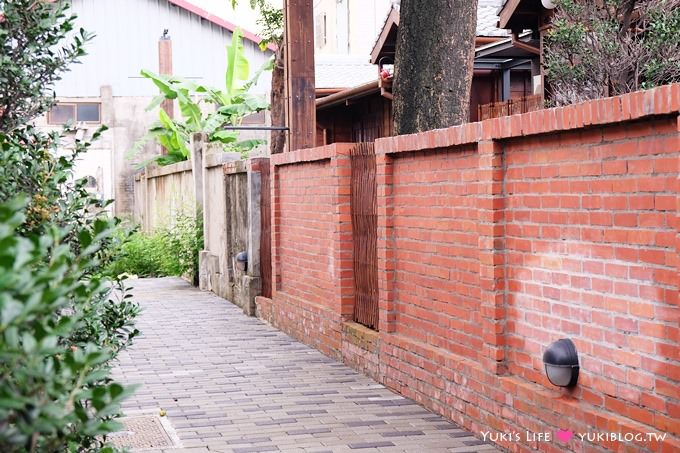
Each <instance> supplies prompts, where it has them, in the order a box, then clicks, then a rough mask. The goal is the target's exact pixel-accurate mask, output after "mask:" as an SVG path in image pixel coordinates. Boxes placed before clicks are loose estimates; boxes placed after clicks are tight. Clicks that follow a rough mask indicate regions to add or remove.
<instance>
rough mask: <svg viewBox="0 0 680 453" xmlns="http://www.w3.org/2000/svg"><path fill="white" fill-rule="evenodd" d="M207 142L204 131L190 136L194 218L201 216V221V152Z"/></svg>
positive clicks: (202, 207) (202, 198)
mask: <svg viewBox="0 0 680 453" xmlns="http://www.w3.org/2000/svg"><path fill="white" fill-rule="evenodd" d="M207 143H208V137H207V135H206V134H204V133H201V132H199V133H196V134H194V135H193V136H192V137H191V173H192V177H193V179H194V196H195V197H196V220H199V216H201V221H202V216H203V209H204V207H205V197H204V194H203V192H204V185H203V179H204V174H203V173H204V171H205V170H204V168H205V166H204V165H203V153H204V148H205V146H206V144H207Z"/></svg>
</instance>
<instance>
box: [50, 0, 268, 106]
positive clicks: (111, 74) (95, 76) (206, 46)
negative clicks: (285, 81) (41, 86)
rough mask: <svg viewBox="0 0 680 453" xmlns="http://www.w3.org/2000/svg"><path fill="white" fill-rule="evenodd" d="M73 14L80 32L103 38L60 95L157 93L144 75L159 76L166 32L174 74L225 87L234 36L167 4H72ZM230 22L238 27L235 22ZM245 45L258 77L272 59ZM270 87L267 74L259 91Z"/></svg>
mask: <svg viewBox="0 0 680 453" xmlns="http://www.w3.org/2000/svg"><path fill="white" fill-rule="evenodd" d="M219 1H224V2H225V3H227V2H228V0H219ZM71 11H72V12H73V13H75V14H77V15H78V26H79V27H83V28H85V29H86V30H88V31H90V32H93V33H95V34H96V35H97V36H96V37H95V38H94V40H93V41H91V42H90V43H89V44H88V45H87V52H88V55H87V56H85V57H83V59H82V64H80V65H74V66H73V69H72V71H71V72H70V73H68V74H66V75H65V76H64V79H63V80H62V81H60V82H58V84H57V86H56V94H57V96H61V97H83V96H98V95H99V89H100V87H101V86H102V85H110V86H111V87H112V89H113V95H114V96H153V95H154V94H156V93H157V89H156V88H155V86H154V85H153V84H152V83H151V82H150V81H148V80H146V79H143V78H141V77H140V76H139V71H140V70H141V69H149V70H152V71H154V72H158V38H159V37H160V36H161V35H162V33H163V30H164V29H166V28H167V29H169V31H170V36H171V38H172V42H173V72H174V73H175V74H176V75H178V76H181V77H190V78H192V79H193V80H196V81H197V82H200V83H204V84H208V85H212V86H216V87H222V86H224V71H225V69H226V50H225V48H226V46H227V44H229V42H230V40H231V33H230V32H229V31H228V30H224V29H222V28H221V27H219V26H217V25H213V24H211V23H209V22H207V21H205V20H203V19H201V18H199V17H198V16H196V15H194V14H192V13H189V12H187V11H185V10H183V9H180V8H178V7H176V6H172V5H170V4H169V3H168V2H167V0H72V8H71ZM230 21H231V22H234V23H236V24H238V20H237V18H235V17H232V18H230ZM244 46H245V51H246V56H247V57H248V60H249V61H250V62H251V70H252V72H254V71H255V70H256V69H257V68H259V67H260V66H261V65H262V64H263V63H264V62H265V61H266V60H267V59H268V57H269V55H271V53H270V52H262V51H260V49H259V47H258V46H257V45H256V44H254V43H253V42H251V41H248V40H244ZM269 87H270V78H269V76H268V75H265V76H264V77H263V78H262V80H261V81H260V83H259V84H258V87H257V89H256V91H257V92H259V93H265V92H267V91H268V89H269Z"/></svg>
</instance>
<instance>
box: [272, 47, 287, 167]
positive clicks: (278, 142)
mask: <svg viewBox="0 0 680 453" xmlns="http://www.w3.org/2000/svg"><path fill="white" fill-rule="evenodd" d="M283 65H284V57H283V45H282V44H279V46H278V49H277V50H276V57H275V60H274V69H273V70H272V94H271V116H272V125H274V126H283V125H284V124H286V107H285V102H286V99H285V97H284V87H285V84H286V79H285V75H284V70H283ZM270 142H271V144H270V150H271V153H272V154H279V153H282V152H283V148H284V147H285V146H286V132H285V131H272V133H271V140H270Z"/></svg>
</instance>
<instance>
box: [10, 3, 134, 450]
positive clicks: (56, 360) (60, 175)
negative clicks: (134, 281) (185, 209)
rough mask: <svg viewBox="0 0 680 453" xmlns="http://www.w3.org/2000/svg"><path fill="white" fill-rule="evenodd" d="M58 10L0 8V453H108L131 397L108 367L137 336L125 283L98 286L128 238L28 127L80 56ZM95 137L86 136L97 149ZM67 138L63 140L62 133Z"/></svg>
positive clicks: (47, 140) (62, 7) (82, 145)
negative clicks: (122, 409)
mask: <svg viewBox="0 0 680 453" xmlns="http://www.w3.org/2000/svg"><path fill="white" fill-rule="evenodd" d="M66 5H67V2H59V3H58V4H53V2H49V1H46V0H45V1H43V0H37V1H36V0H14V1H11V2H7V1H5V2H2V1H0V8H2V9H3V14H2V16H1V17H2V19H3V20H0V46H2V50H1V52H2V53H0V451H2V452H43V451H45V452H53V451H71V452H76V451H79V452H84V451H112V448H110V447H108V446H107V445H106V443H105V438H106V434H107V433H109V432H111V431H113V430H115V429H116V428H117V424H116V423H115V421H114V419H115V418H116V417H117V416H118V415H119V403H120V402H121V400H122V399H123V398H125V397H126V396H127V395H128V394H129V393H130V392H131V391H132V389H131V388H126V387H123V386H122V385H120V384H118V383H116V382H113V381H112V380H111V378H110V377H109V374H110V373H109V364H110V362H111V361H112V360H113V359H115V357H116V355H117V354H118V353H119V351H120V350H121V349H123V348H125V347H126V346H128V345H129V344H130V343H131V341H132V340H133V338H134V337H135V336H136V335H137V334H138V332H137V330H136V329H135V328H134V325H133V321H134V318H135V317H136V316H137V315H138V313H139V308H138V306H137V305H136V304H135V303H134V302H132V301H131V300H130V297H131V296H130V294H129V293H128V292H127V290H126V288H125V287H124V285H123V282H122V281H118V280H107V279H105V278H102V277H100V275H101V269H102V267H103V266H105V265H106V264H107V263H108V261H109V260H110V259H111V257H112V251H113V249H114V246H115V245H116V244H117V243H119V242H121V241H122V242H124V241H125V239H126V235H125V234H124V233H123V232H121V230H120V222H119V221H118V220H117V219H115V218H110V217H109V216H108V214H107V213H106V211H105V210H104V208H106V206H107V204H108V203H109V202H100V201H99V200H97V199H96V198H95V197H93V196H91V195H90V194H89V193H88V192H87V190H86V188H85V186H86V182H87V181H86V180H85V179H82V180H74V178H73V168H74V164H75V161H76V159H77V158H78V157H79V156H80V155H81V154H82V153H84V152H86V151H87V150H88V148H89V146H90V145H89V143H88V142H82V141H78V140H76V141H75V149H73V150H72V151H70V152H69V151H67V152H66V154H65V155H64V154H63V153H61V154H62V155H61V156H60V153H58V152H57V151H58V149H57V148H58V146H59V143H60V142H61V141H62V139H63V138H64V135H63V134H60V133H52V134H44V133H41V132H39V131H37V130H36V129H35V128H33V127H31V126H27V125H25V122H26V121H28V120H30V119H32V118H33V117H35V116H37V115H39V114H42V113H44V112H45V111H46V110H47V108H49V106H50V105H51V102H52V101H53V99H52V94H51V93H50V85H51V84H52V82H54V81H55V80H58V79H59V77H60V73H61V72H63V71H64V70H65V69H66V67H67V65H68V64H69V63H71V62H73V61H75V60H76V59H77V58H78V57H79V56H81V55H82V54H83V50H82V45H83V42H84V41H86V40H87V39H88V38H89V35H87V34H86V33H85V32H83V31H81V32H80V33H79V34H76V35H75V36H74V37H73V38H72V40H71V43H70V44H68V43H67V44H65V45H61V41H62V40H64V39H65V38H66V36H67V35H69V32H70V31H71V29H72V26H73V18H72V17H70V18H67V17H66V15H65V11H66ZM101 132H102V131H98V132H97V133H95V134H94V136H93V139H97V138H98V137H99V134H100V133H101ZM66 133H68V132H66Z"/></svg>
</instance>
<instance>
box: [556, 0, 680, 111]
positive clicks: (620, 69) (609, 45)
mask: <svg viewBox="0 0 680 453" xmlns="http://www.w3.org/2000/svg"><path fill="white" fill-rule="evenodd" d="M556 3H557V9H556V10H555V16H554V18H553V27H552V30H551V31H550V32H549V33H548V36H547V39H546V48H545V68H546V77H547V79H548V83H549V88H550V91H551V92H552V98H553V101H554V103H555V104H558V105H563V104H571V103H576V102H582V101H586V100H589V99H597V98H601V97H606V96H616V95H620V94H624V93H629V92H632V91H636V90H640V89H646V88H651V87H654V86H658V85H664V84H668V83H673V82H678V81H680V0H648V1H639V0H607V1H605V2H601V1H597V2H595V1H586V0H559V1H557V2H556Z"/></svg>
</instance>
